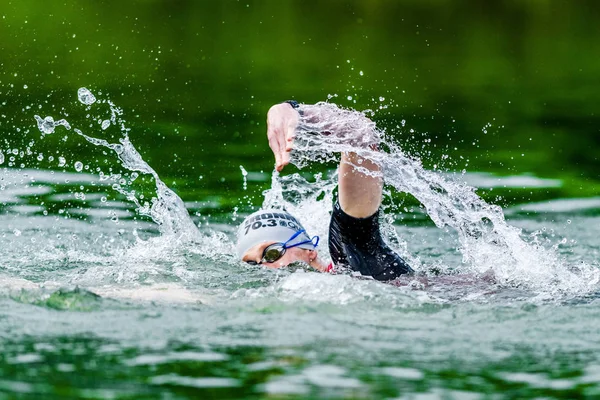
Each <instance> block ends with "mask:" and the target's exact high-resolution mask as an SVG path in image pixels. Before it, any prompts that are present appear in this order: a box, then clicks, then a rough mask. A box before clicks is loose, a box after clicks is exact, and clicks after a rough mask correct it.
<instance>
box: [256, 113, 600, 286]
mask: <svg viewBox="0 0 600 400" xmlns="http://www.w3.org/2000/svg"><path fill="white" fill-rule="evenodd" d="M301 110H302V112H303V114H304V116H303V117H302V118H301V120H300V125H299V127H298V130H297V138H296V141H295V149H297V150H298V151H294V152H293V153H292V158H291V162H292V163H293V164H295V165H296V166H298V167H299V168H303V167H305V166H307V165H309V164H310V163H313V162H315V161H319V162H322V161H332V160H335V158H336V156H335V153H340V152H355V153H358V154H359V155H360V156H362V157H363V158H366V159H369V160H372V161H374V162H376V163H378V164H379V165H381V166H382V170H383V174H384V179H385V182H386V184H387V185H390V186H392V187H393V188H395V189H396V190H398V191H401V192H405V193H409V194H411V195H412V196H414V197H415V198H416V199H417V200H419V201H420V202H421V204H422V205H423V207H424V208H425V209H426V211H427V213H428V215H429V217H430V218H431V220H432V221H433V222H434V223H435V224H436V226H438V227H439V228H447V227H449V228H452V230H453V231H454V232H456V235H457V237H458V241H459V243H460V246H459V250H460V252H461V254H462V265H459V266H457V270H458V271H460V272H465V273H475V274H485V273H488V272H489V271H492V272H493V274H494V275H495V277H496V279H497V281H498V282H500V283H501V284H504V285H510V286H516V287H528V288H532V289H534V290H541V291H545V292H552V293H555V294H561V293H577V292H581V291H584V292H585V291H590V290H594V289H597V284H598V281H599V270H598V269H597V268H595V267H593V266H590V265H586V264H580V265H568V264H567V263H566V262H565V261H564V260H562V259H561V258H560V257H559V256H558V255H557V253H556V251H554V250H553V249H547V248H544V247H543V246H541V244H540V243H537V242H536V240H535V238H534V239H533V240H531V241H530V242H527V241H526V240H525V239H524V238H523V235H522V232H521V230H520V229H517V228H515V227H513V226H510V225H509V224H507V222H506V221H505V218H504V214H503V210H502V208H501V207H500V206H497V205H491V204H487V203H486V202H485V201H484V200H483V199H481V198H480V197H479V196H477V194H476V193H475V189H474V188H473V187H470V186H468V185H467V184H466V183H464V182H461V181H459V180H453V179H451V178H449V177H448V176H445V175H443V174H440V173H438V172H434V171H428V170H426V169H425V168H423V166H422V163H421V160H419V159H415V158H411V157H409V156H408V155H406V154H405V153H404V152H403V150H402V149H401V148H400V146H399V145H397V144H396V143H394V142H393V141H391V140H388V139H385V134H384V132H381V131H379V130H378V129H377V128H376V127H375V124H374V123H373V122H372V121H371V120H369V119H368V118H367V117H366V116H365V115H364V114H363V113H360V112H357V111H354V110H345V109H341V108H339V107H337V106H336V105H335V104H333V103H318V104H316V105H304V106H302V108H301ZM380 138H383V139H382V140H383V143H384V144H385V146H386V147H387V148H388V149H389V150H388V151H387V152H383V151H376V150H373V149H372V145H373V144H375V143H376V142H377V141H378V140H380ZM355 168H356V169H357V170H358V171H360V172H361V173H364V174H366V175H374V174H376V173H374V172H371V171H369V170H367V169H366V168H364V167H361V165H355ZM335 180H336V177H330V178H329V179H327V180H325V181H321V182H318V183H317V185H316V187H314V188H313V189H312V190H309V189H308V188H309V187H311V185H308V183H307V182H306V180H304V179H303V178H302V177H301V176H300V175H298V174H293V175H288V176H285V177H280V176H279V174H277V173H274V174H273V183H272V188H271V189H270V190H268V191H267V192H266V193H265V201H264V206H266V207H285V208H287V209H288V211H290V212H292V213H295V214H296V215H298V216H299V217H300V218H302V219H303V220H304V221H307V222H306V223H305V224H306V225H311V224H312V225H315V226H320V230H319V231H320V232H323V231H326V227H323V226H322V225H323V223H320V222H319V220H322V219H325V220H326V221H328V216H326V215H321V214H323V213H317V214H319V215H315V212H314V211H315V210H320V209H323V207H322V204H323V203H322V202H321V201H320V200H321V199H322V198H326V200H325V201H326V203H325V204H331V203H330V199H331V193H332V188H333V187H334V186H335ZM315 202H317V203H320V206H315ZM309 210H310V211H309ZM323 228H324V229H325V230H323Z"/></svg>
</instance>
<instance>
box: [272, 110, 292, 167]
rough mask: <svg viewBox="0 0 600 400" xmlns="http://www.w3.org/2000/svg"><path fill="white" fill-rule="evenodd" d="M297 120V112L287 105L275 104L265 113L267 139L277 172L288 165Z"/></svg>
mask: <svg viewBox="0 0 600 400" xmlns="http://www.w3.org/2000/svg"><path fill="white" fill-rule="evenodd" d="M298 120H299V115H298V112H297V111H296V110H294V108H293V107H292V106H291V105H290V104H288V103H282V104H276V105H274V106H273V107H271V108H270V109H269V112H268V113H267V137H268V139H269V147H270V148H271V150H273V155H275V168H276V169H277V171H281V170H282V169H283V167H285V166H286V165H288V164H289V163H290V152H291V151H292V147H293V144H294V136H295V132H296V127H297V126H298Z"/></svg>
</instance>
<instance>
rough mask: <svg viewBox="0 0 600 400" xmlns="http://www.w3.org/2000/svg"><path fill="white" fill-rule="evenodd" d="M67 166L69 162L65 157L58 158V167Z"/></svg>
mask: <svg viewBox="0 0 600 400" xmlns="http://www.w3.org/2000/svg"><path fill="white" fill-rule="evenodd" d="M66 164H67V160H66V159H65V158H64V157H58V166H59V167H64V166H65V165H66Z"/></svg>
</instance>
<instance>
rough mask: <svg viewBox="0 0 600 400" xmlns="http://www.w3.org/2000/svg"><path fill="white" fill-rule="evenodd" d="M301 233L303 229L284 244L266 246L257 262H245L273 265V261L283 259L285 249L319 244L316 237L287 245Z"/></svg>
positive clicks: (303, 231)
mask: <svg viewBox="0 0 600 400" xmlns="http://www.w3.org/2000/svg"><path fill="white" fill-rule="evenodd" d="M303 233H305V230H304V229H302V230H300V231H298V232H296V233H294V234H293V235H292V237H291V238H289V239H288V240H287V241H286V242H285V243H273V244H270V245H268V246H267V247H265V249H264V250H263V253H262V258H261V260H260V261H259V262H256V261H253V260H250V261H246V262H247V263H248V264H250V265H258V264H263V263H274V262H275V261H277V260H279V259H280V258H281V257H283V256H284V255H285V251H286V250H287V249H291V248H292V247H297V246H301V245H303V244H307V243H312V244H313V246H315V247H317V245H318V244H319V237H318V236H313V237H312V239H310V240H305V241H303V242H299V243H294V244H290V245H288V243H289V242H291V241H292V240H294V239H296V238H297V237H298V236H300V235H301V234H303ZM313 241H314V242H313Z"/></svg>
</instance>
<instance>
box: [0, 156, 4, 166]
mask: <svg viewBox="0 0 600 400" xmlns="http://www.w3.org/2000/svg"><path fill="white" fill-rule="evenodd" d="M0 164H4V153H0Z"/></svg>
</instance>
